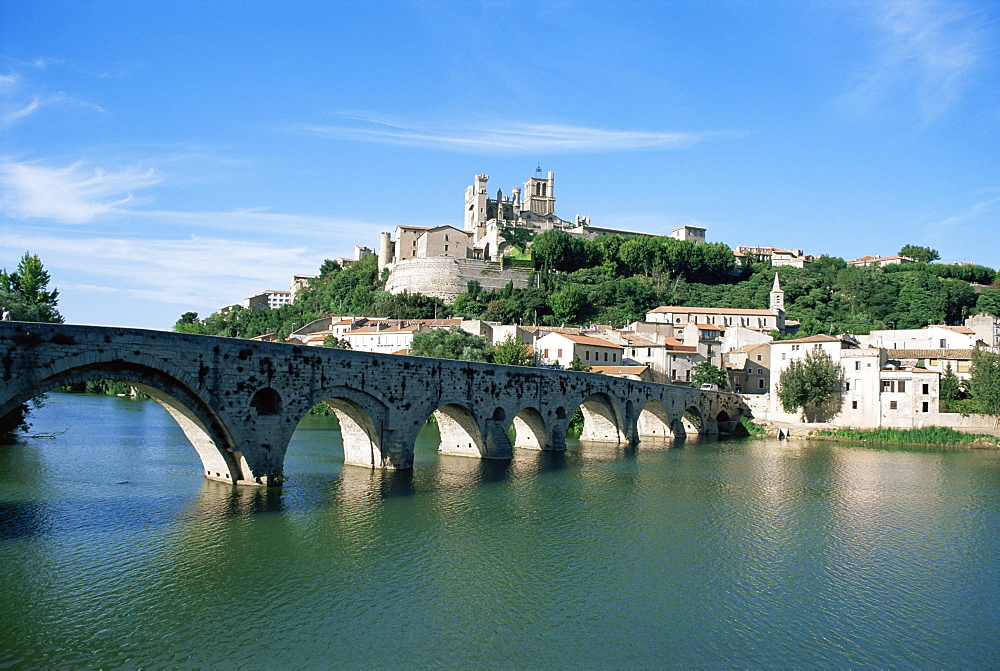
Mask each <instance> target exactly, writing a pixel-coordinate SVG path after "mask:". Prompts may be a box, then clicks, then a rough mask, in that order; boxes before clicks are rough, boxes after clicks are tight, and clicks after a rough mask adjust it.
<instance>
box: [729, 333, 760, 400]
mask: <svg viewBox="0 0 1000 671" xmlns="http://www.w3.org/2000/svg"><path fill="white" fill-rule="evenodd" d="M724 360H725V368H726V373H727V375H728V376H729V388H730V389H732V390H733V391H735V392H736V393H737V394H766V393H768V392H769V391H770V390H771V343H770V341H768V342H763V343H756V344H752V345H744V346H742V347H738V348H735V349H731V350H729V351H727V352H726V354H725V357H724Z"/></svg>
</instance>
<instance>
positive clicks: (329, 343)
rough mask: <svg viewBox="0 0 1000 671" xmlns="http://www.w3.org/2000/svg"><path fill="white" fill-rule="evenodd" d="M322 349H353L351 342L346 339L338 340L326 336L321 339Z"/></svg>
mask: <svg viewBox="0 0 1000 671" xmlns="http://www.w3.org/2000/svg"><path fill="white" fill-rule="evenodd" d="M323 347H329V348H331V349H354V348H353V347H351V341H350V340H348V339H347V338H338V337H337V336H334V335H328V336H327V337H325V338H323Z"/></svg>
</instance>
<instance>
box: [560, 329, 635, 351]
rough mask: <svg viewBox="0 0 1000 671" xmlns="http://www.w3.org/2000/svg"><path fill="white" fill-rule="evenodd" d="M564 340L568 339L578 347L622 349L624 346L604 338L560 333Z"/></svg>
mask: <svg viewBox="0 0 1000 671" xmlns="http://www.w3.org/2000/svg"><path fill="white" fill-rule="evenodd" d="M559 335H561V336H562V337H564V338H568V339H570V340H572V341H573V342H575V343H576V344H577V345H590V346H591V347H612V348H614V349H621V348H622V346H621V345H619V344H618V343H614V342H611V341H610V340H605V339H604V338H594V337H592V336H583V335H572V334H570V333H560V334H559Z"/></svg>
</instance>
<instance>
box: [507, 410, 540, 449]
mask: <svg viewBox="0 0 1000 671" xmlns="http://www.w3.org/2000/svg"><path fill="white" fill-rule="evenodd" d="M512 425H513V428H514V440H513V443H514V447H515V448H523V449H528V450H544V449H547V448H548V447H549V444H548V443H549V439H548V435H549V432H548V429H547V428H546V426H545V419H543V418H542V415H541V413H540V412H538V410H536V409H535V408H525V409H524V410H522V411H521V412H519V413H517V414H516V415H515V416H514V421H513V423H512Z"/></svg>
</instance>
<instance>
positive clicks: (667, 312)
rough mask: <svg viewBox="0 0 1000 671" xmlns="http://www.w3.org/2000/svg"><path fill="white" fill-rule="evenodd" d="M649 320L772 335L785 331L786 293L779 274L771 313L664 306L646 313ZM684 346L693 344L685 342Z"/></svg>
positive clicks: (772, 297) (775, 280)
mask: <svg viewBox="0 0 1000 671" xmlns="http://www.w3.org/2000/svg"><path fill="white" fill-rule="evenodd" d="M646 321H647V322H653V323H661V324H672V325H673V326H674V327H675V328H676V327H682V326H684V325H686V324H708V325H714V326H718V327H728V326H742V327H744V328H748V329H753V330H756V331H763V332H766V333H770V332H771V331H778V332H779V333H784V332H785V292H784V291H782V289H781V283H780V281H779V279H778V275H777V273H775V275H774V285H773V287H772V289H771V307H770V309H768V310H758V309H743V308H706V307H686V306H679V305H661V306H660V307H658V308H655V309H654V310H651V311H650V312H647V313H646ZM685 344H690V343H687V342H686V341H685Z"/></svg>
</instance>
